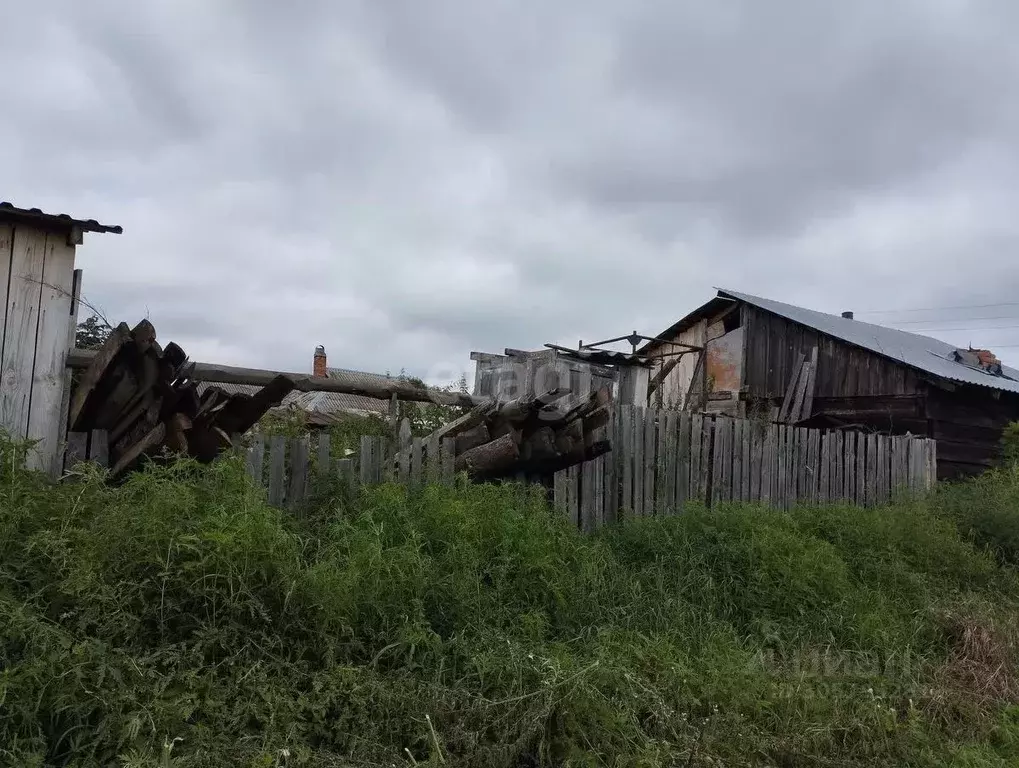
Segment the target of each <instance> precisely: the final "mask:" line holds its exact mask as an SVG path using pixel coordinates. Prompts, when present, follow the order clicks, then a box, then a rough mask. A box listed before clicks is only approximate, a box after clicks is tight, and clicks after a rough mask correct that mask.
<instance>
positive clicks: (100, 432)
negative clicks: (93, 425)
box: [88, 429, 110, 467]
mask: <svg viewBox="0 0 1019 768" xmlns="http://www.w3.org/2000/svg"><path fill="white" fill-rule="evenodd" d="M88 460H89V461H91V462H94V463H96V464H98V465H99V466H100V467H108V466H109V465H110V436H109V433H108V432H107V431H106V430H105V429H93V430H92V434H91V435H90V436H89V442H88Z"/></svg>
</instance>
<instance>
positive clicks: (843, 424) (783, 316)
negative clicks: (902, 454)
mask: <svg viewBox="0 0 1019 768" xmlns="http://www.w3.org/2000/svg"><path fill="white" fill-rule="evenodd" d="M658 338H659V340H656V341H652V342H650V343H649V344H647V345H646V346H645V347H644V348H643V349H642V350H641V352H642V353H643V354H647V355H652V356H653V355H655V354H661V353H663V352H665V353H668V352H669V351H670V347H671V346H672V344H673V343H683V344H691V345H697V346H702V347H703V348H704V349H703V351H700V352H696V353H692V354H687V355H682V356H680V357H671V358H670V357H662V358H659V359H658V360H657V361H656V363H655V370H654V372H653V375H652V378H651V385H650V397H649V400H650V402H651V403H652V404H655V403H658V402H661V403H663V404H668V405H672V406H673V407H679V408H684V409H691V410H707V411H716V412H722V413H729V414H732V415H741V416H742V415H753V414H754V413H756V414H759V415H763V416H765V417H766V418H769V419H772V420H775V421H781V422H786V423H794V424H800V425H803V426H828V427H840V428H844V429H854V430H866V431H876V432H880V433H884V434H913V435H923V436H926V437H932V438H934V439H935V440H936V441H937V456H938V477H939V478H941V479H946V478H954V477H959V476H965V475H972V474H975V473H978V472H981V471H983V470H984V469H986V468H988V467H990V466H992V465H993V464H994V462H995V460H996V458H997V456H998V455H999V450H1000V439H1001V431H1002V429H1003V427H1004V426H1005V425H1006V424H1007V423H1008V422H1010V421H1012V420H1016V419H1019V371H1017V370H1015V369H1012V368H1009V367H1007V366H1003V365H1001V363H1000V362H999V361H998V360H997V358H996V357H995V356H994V355H993V354H992V353H991V352H989V351H987V350H973V349H960V348H957V347H955V346H954V345H952V344H948V343H946V342H944V341H941V340H939V339H934V338H931V337H929V336H921V335H919V334H914V333H908V332H906V331H901V330H898V329H895V328H887V327H884V326H879V325H874V324H871V323H864V322H861V321H859V320H856V319H854V318H853V315H852V313H851V312H845V313H843V314H842V315H841V316H839V315H832V314H827V313H824V312H818V311H815V310H811V309H805V308H803V307H797V306H794V305H791V304H784V303H782V302H778V301H773V300H771V299H765V298H760V297H757V296H751V295H749V294H744V293H738V292H736V291H729V290H720V291H718V294H717V295H716V296H715V297H714V298H713V299H711V300H710V301H708V302H707V303H706V304H704V305H703V306H701V307H699V308H698V309H696V310H695V311H694V312H692V313H690V314H689V315H687V316H686V317H684V318H683V319H682V320H680V321H678V322H677V323H675V324H674V325H673V326H671V327H670V328H668V329H667V330H665V331H664V332H663V333H661V334H659V337H658ZM684 349H687V348H686V347H676V350H677V351H682V350H684Z"/></svg>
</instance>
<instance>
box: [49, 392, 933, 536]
mask: <svg viewBox="0 0 1019 768" xmlns="http://www.w3.org/2000/svg"><path fill="white" fill-rule="evenodd" d="M605 431H606V432H607V437H608V438H609V439H610V440H611V441H612V446H613V449H612V451H611V452H610V453H608V454H606V455H604V456H600V457H599V458H597V459H594V460H593V461H588V462H585V463H584V464H582V465H578V466H575V467H571V468H569V469H565V470H562V471H560V472H557V473H556V474H555V476H554V480H553V483H552V488H551V489H550V491H551V497H552V500H553V502H554V504H555V506H556V507H557V508H558V509H559V510H561V511H562V512H563V514H565V515H567V516H568V518H569V519H570V521H571V522H573V524H575V525H576V526H577V527H578V528H580V529H581V530H585V531H591V530H594V529H595V528H598V527H599V526H601V525H604V524H607V523H612V522H615V521H617V520H621V519H624V518H628V517H650V516H657V515H672V514H677V513H678V512H680V511H681V510H682V509H683V507H684V506H685V505H689V504H694V503H696V504H704V505H706V506H712V505H717V504H720V503H726V502H731V501H740V502H758V503H761V504H765V505H768V506H772V507H777V508H782V509H784V508H788V507H790V506H792V505H793V504H822V503H834V502H842V503H847V504H855V505H859V506H873V505H876V504H882V503H885V502H887V501H889V500H890V499H891V498H892V497H893V495H895V494H896V493H903V492H906V493H913V494H915V493H922V492H924V491H926V490H928V489H930V488H932V487H933V486H934V483H935V480H936V447H935V442H934V441H933V440H930V439H927V438H914V437H899V436H895V437H889V436H885V435H875V434H863V433H853V432H841V431H837V430H833V431H821V430H816V429H805V428H800V427H791V426H787V425H781V424H769V423H760V422H754V421H750V420H744V419H732V418H729V417H727V416H711V415H706V414H698V413H686V412H678V411H659V410H655V409H650V408H641V407H639V406H630V405H619V406H616V407H615V408H614V409H613V414H612V419H611V421H610V423H609V425H608V426H607V427H605ZM247 442H248V447H247V448H246V449H245V451H246V462H247V468H248V473H249V475H250V476H251V477H252V479H254V480H255V481H256V482H257V483H259V484H260V485H261V486H262V487H264V488H265V489H266V495H267V498H268V501H269V503H270V504H272V505H274V506H277V507H283V508H293V509H299V508H300V507H301V505H302V502H304V501H305V500H306V499H308V498H309V496H310V495H311V494H312V493H313V492H314V491H315V489H316V488H321V487H324V485H325V484H327V483H330V482H335V481H338V482H340V483H342V484H343V485H345V486H346V487H349V488H357V487H359V486H370V485H375V484H379V483H383V482H396V483H400V484H402V485H406V486H408V487H411V488H419V487H421V486H424V485H427V484H433V483H444V484H451V483H452V482H453V480H454V455H453V447H454V441H453V440H452V439H448V440H443V441H441V443H440V442H438V441H433V442H429V441H427V440H425V439H423V438H410V437H409V436H408V435H406V430H405V431H404V438H403V440H402V441H401V451H400V453H401V455H402V456H404V459H403V460H401V461H399V462H394V461H393V455H394V441H393V440H391V439H387V438H384V437H377V436H367V435H366V436H363V437H361V439H360V445H359V450H358V451H357V452H356V454H353V455H351V456H349V457H337V456H335V455H334V451H333V446H332V444H331V442H330V436H329V434H328V433H327V432H322V433H319V434H318V435H315V436H314V437H310V436H304V437H299V438H290V439H288V438H286V437H283V436H279V435H277V436H272V437H269V438H263V437H262V436H260V435H255V436H252V437H251V438H249V440H248V441H247ZM106 451H107V443H106V436H105V433H102V432H93V433H92V434H91V436H88V435H84V434H80V433H72V434H71V435H70V436H69V439H68V450H67V459H66V462H65V466H68V467H69V466H70V465H71V464H73V463H74V462H75V461H78V460H82V459H90V460H93V461H97V462H99V463H105V458H106ZM518 479H519V480H522V481H529V480H534V479H535V478H527V477H519V478H518Z"/></svg>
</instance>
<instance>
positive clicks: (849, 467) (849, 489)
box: [840, 432, 856, 503]
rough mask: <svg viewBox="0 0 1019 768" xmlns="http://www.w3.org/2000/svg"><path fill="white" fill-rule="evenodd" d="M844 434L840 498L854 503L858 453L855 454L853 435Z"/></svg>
mask: <svg viewBox="0 0 1019 768" xmlns="http://www.w3.org/2000/svg"><path fill="white" fill-rule="evenodd" d="M841 434H842V487H841V491H840V498H842V500H843V501H845V502H847V503H853V491H854V488H855V486H854V480H853V479H854V476H855V474H856V472H855V471H856V453H855V452H854V443H853V433H852V432H843V433H841Z"/></svg>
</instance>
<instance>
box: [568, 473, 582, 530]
mask: <svg viewBox="0 0 1019 768" xmlns="http://www.w3.org/2000/svg"><path fill="white" fill-rule="evenodd" d="M567 471H568V472H569V473H570V474H569V477H570V481H569V499H570V509H569V515H570V522H571V523H572V524H573V526H574V527H575V528H579V527H580V467H579V466H578V465H576V464H574V465H573V466H572V467H570V468H569V469H568V470H567Z"/></svg>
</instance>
